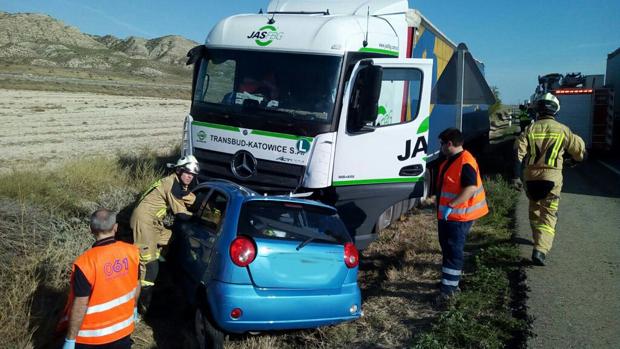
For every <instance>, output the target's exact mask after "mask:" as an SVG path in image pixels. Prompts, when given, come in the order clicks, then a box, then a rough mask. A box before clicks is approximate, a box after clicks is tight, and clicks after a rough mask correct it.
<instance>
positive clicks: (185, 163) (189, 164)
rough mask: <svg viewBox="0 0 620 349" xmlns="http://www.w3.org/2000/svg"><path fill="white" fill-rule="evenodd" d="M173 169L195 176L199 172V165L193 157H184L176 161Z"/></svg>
mask: <svg viewBox="0 0 620 349" xmlns="http://www.w3.org/2000/svg"><path fill="white" fill-rule="evenodd" d="M174 167H175V168H177V169H181V170H183V171H186V172H189V173H191V174H195V175H197V174H198V172H200V165H199V164H198V160H196V158H195V157H194V155H186V156H183V157H182V158H180V159H179V160H177V163H176V164H175V165H174Z"/></svg>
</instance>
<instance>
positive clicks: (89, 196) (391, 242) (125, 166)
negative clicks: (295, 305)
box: [0, 151, 511, 349]
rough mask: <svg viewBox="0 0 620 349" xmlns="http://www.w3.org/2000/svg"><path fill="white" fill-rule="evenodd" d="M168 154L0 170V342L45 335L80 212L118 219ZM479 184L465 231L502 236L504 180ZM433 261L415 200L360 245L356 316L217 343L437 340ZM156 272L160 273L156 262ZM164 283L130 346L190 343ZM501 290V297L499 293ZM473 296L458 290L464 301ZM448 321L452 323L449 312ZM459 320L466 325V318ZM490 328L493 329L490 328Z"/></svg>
mask: <svg viewBox="0 0 620 349" xmlns="http://www.w3.org/2000/svg"><path fill="white" fill-rule="evenodd" d="M175 153H176V152H175ZM171 160H172V158H171V157H162V156H158V155H157V154H154V153H152V152H148V151H143V152H141V154H139V155H123V156H119V157H117V158H112V159H109V158H94V159H86V160H77V161H73V162H70V163H67V164H66V165H65V166H62V167H60V168H59V169H58V170H54V171H50V172H44V173H39V172H36V171H27V170H22V171H20V172H17V171H15V172H13V173H11V174H8V175H5V176H2V177H0V276H1V277H2V284H1V285H0V307H2V309H3V312H0V323H2V324H3V325H4V326H2V327H0V338H3V339H4V341H3V342H2V343H1V344H0V347H8V348H29V347H42V346H46V345H50V343H52V342H53V339H52V338H53V336H52V334H53V329H54V326H55V324H56V320H57V318H58V314H59V312H60V310H61V309H62V306H63V305H64V302H65V300H66V294H67V288H68V277H69V271H70V265H71V262H72V261H73V259H74V258H75V257H76V256H77V255H78V254H80V253H81V252H82V251H84V250H85V249H86V248H88V246H89V244H90V243H91V242H92V238H91V237H90V234H89V233H88V228H87V215H88V214H89V213H90V212H92V210H93V209H94V208H96V207H99V206H106V207H109V208H111V209H114V210H117V211H120V212H121V213H120V215H119V221H120V222H121V225H123V223H126V221H127V220H128V217H129V214H130V213H131V210H132V209H133V205H134V200H135V198H136V197H137V196H138V195H139V193H140V192H141V191H142V190H143V189H144V188H145V187H147V186H148V185H149V184H150V183H151V182H152V181H153V180H155V179H156V178H158V177H160V176H161V175H162V174H163V165H164V164H165V163H166V162H169V161H171ZM487 188H488V190H489V192H491V193H492V195H493V198H490V200H491V203H492V204H493V206H495V207H497V208H498V209H496V210H494V211H492V213H491V215H489V217H488V218H486V219H485V220H482V221H481V222H480V224H477V225H476V227H475V228H474V231H472V235H473V237H474V238H475V240H476V243H480V244H486V243H487V242H489V241H492V240H491V239H492V237H493V236H498V234H499V236H501V238H506V235H507V234H508V235H509V232H510V230H509V229H508V224H509V218H506V216H507V215H510V210H509V207H510V206H511V196H510V195H509V194H510V193H509V192H508V189H507V187H506V185H505V184H502V183H499V184H494V182H492V181H491V182H489V181H487ZM495 196H498V197H495ZM125 229H126V227H125ZM491 252H492V251H491ZM500 252H501V251H500ZM486 255H488V253H486ZM487 257H488V258H495V257H493V256H490V257H489V256H487ZM487 257H485V258H487ZM440 268H441V253H440V250H439V245H438V242H437V232H436V218H435V215H434V213H433V210H432V209H431V208H426V209H417V210H414V211H412V212H410V213H409V214H407V215H406V216H404V217H401V221H400V222H398V223H397V224H395V225H394V226H392V227H390V228H388V229H386V230H384V231H383V232H381V234H380V236H379V239H378V240H377V241H375V242H373V243H372V244H371V245H370V246H369V247H368V248H367V249H366V250H365V251H363V253H362V258H361V265H360V273H359V278H358V280H359V285H360V288H361V289H362V295H363V310H364V316H363V317H362V318H361V319H359V320H357V321H355V322H350V323H344V324H340V325H336V326H328V327H323V328H319V329H316V330H306V331H287V332H274V333H266V334H260V335H256V336H251V335H247V336H231V337H230V338H228V339H227V341H226V347H227V348H257V349H258V348H407V347H411V346H413V345H416V343H417V344H418V346H419V343H420V341H419V338H420V336H422V338H423V339H426V340H427V341H426V342H422V343H439V342H436V340H435V337H432V336H430V337H429V336H426V337H424V336H423V334H425V333H429V331H435V330H434V328H435V327H434V325H433V324H435V323H436V322H437V321H438V319H440V322H441V321H444V322H445V321H446V320H441V319H443V316H442V317H440V314H439V313H438V312H437V311H435V310H434V309H433V308H432V306H431V300H432V299H433V298H434V296H435V295H436V294H437V292H438V289H437V282H438V281H439V276H440V274H439V272H440ZM162 274H163V275H164V277H165V274H166V273H165V271H164V270H162ZM168 274H171V273H170V272H168ZM496 275H498V274H494V272H493V271H491V272H488V271H487V270H486V269H483V270H482V271H481V272H475V273H474V274H470V273H468V274H466V275H464V277H463V279H464V283H465V284H468V285H472V286H469V287H470V288H471V289H472V290H473V289H476V287H478V286H477V285H483V286H481V287H486V286H484V285H485V284H484V283H483V282H482V281H479V280H483V279H484V280H489V279H493V278H495V277H496ZM168 277H170V275H168ZM484 280H483V281H484ZM470 282H471V283H470ZM162 284H163V285H165V283H162ZM158 285H159V283H158ZM495 286H496V288H493V290H496V289H497V287H499V288H501V287H505V285H504V284H502V283H496V284H495ZM165 287H166V286H164V288H163V289H161V290H160V294H159V296H157V294H156V297H155V298H159V302H160V304H162V307H161V309H160V310H159V311H158V312H156V313H155V314H154V315H153V316H151V317H149V318H147V319H145V321H143V322H141V323H139V324H138V326H137V329H136V332H135V333H134V335H133V339H134V341H135V344H134V347H135V348H152V347H161V348H177V347H179V346H181V347H185V348H192V347H195V343H193V339H192V331H191V322H192V319H191V316H188V315H189V314H188V311H187V308H186V305H184V303H183V302H184V301H183V299H182V298H183V297H182V295H180V293H179V292H180V291H179V288H178V287H176V286H175V285H174V283H172V282H169V283H168V286H167V287H168V288H165ZM502 292H503V293H502V297H506V296H507V295H508V294H507V293H506V291H505V290H504V291H502ZM508 296H509V295H508ZM154 301H155V300H154ZM479 301H480V299H479V298H471V299H469V300H468V298H466V299H464V300H463V302H471V304H477V303H476V302H479ZM472 307H473V306H472ZM476 309H477V308H476ZM484 311H485V312H488V311H489V309H485V310H484ZM502 311H505V309H503V310H502ZM459 314H460V313H459ZM459 314H456V315H459ZM485 314H486V315H493V314H492V313H491V314H488V313H485ZM459 316H460V315H459ZM508 320H509V319H508ZM508 320H506V321H508ZM454 321H457V323H458V319H456V320H454ZM450 323H451V322H450ZM451 324H452V323H451ZM460 328H461V330H462V331H463V332H462V333H466V328H467V324H465V325H463V326H461V327H460ZM484 329H485V330H487V329H486V327H485V328H484ZM431 333H443V332H437V331H435V332H431ZM480 333H483V334H485V333H486V332H480ZM489 336H495V337H493V338H496V337H497V338H500V337H498V334H497V332H491V333H490V334H489ZM501 338H504V337H501ZM446 345H447V346H454V343H453V344H449V343H448V344H446ZM422 347H424V346H422ZM457 347H458V346H457Z"/></svg>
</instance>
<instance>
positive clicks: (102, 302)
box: [59, 208, 140, 349]
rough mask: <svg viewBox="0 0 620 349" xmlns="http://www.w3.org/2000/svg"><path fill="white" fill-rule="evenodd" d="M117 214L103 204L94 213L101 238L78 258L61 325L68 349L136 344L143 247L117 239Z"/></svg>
mask: <svg viewBox="0 0 620 349" xmlns="http://www.w3.org/2000/svg"><path fill="white" fill-rule="evenodd" d="M117 228H118V224H116V214H115V213H113V212H111V211H109V210H107V209H104V208H102V209H98V210H97V211H95V212H94V213H93V214H92V215H91V217H90V229H91V232H92V233H93V235H95V239H96V242H95V243H94V244H93V246H92V248H90V249H89V250H87V251H86V252H84V253H83V254H82V255H81V256H79V257H78V258H77V259H76V260H75V262H74V263H73V271H72V273H71V289H70V291H69V300H68V302H67V306H66V307H65V312H64V316H63V318H62V319H61V321H60V324H59V329H61V330H62V329H67V332H66V336H65V343H64V345H63V349H72V348H93V347H98V346H104V347H106V348H130V347H131V339H130V335H131V333H132V332H133V330H134V321H135V318H136V304H137V298H138V296H139V294H140V283H139V282H138V280H139V277H138V261H139V255H138V249H137V248H136V247H135V246H133V245H131V244H128V243H125V242H121V241H115V240H114V234H116V230H117Z"/></svg>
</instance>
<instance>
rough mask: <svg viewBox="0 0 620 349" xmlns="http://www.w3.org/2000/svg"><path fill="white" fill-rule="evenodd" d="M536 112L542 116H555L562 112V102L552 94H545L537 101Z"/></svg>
mask: <svg viewBox="0 0 620 349" xmlns="http://www.w3.org/2000/svg"><path fill="white" fill-rule="evenodd" d="M536 111H537V112H538V113H539V114H541V115H555V114H556V113H557V112H559V111H560V101H559V100H558V98H557V97H556V96H554V95H552V94H551V93H549V92H547V93H544V94H542V95H541V96H539V97H538V98H537V99H536Z"/></svg>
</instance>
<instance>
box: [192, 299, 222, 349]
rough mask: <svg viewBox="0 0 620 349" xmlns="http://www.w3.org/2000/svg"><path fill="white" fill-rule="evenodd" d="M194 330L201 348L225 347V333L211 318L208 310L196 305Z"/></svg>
mask: <svg viewBox="0 0 620 349" xmlns="http://www.w3.org/2000/svg"><path fill="white" fill-rule="evenodd" d="M194 332H195V334H196V341H197V342H198V347H199V348H200V349H223V348H224V333H223V332H222V331H220V330H219V329H218V328H217V327H215V325H214V324H213V323H212V321H211V320H210V314H209V312H208V310H206V309H205V308H202V307H196V311H195V314H194Z"/></svg>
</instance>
